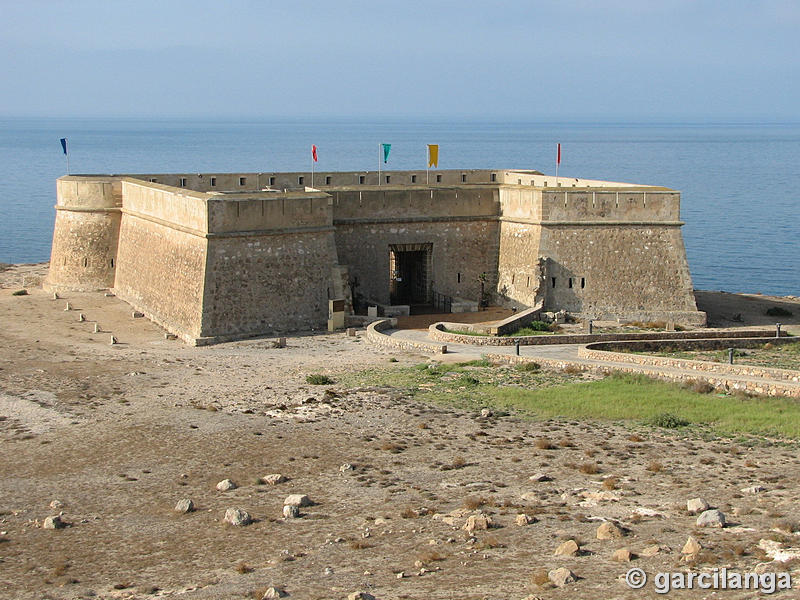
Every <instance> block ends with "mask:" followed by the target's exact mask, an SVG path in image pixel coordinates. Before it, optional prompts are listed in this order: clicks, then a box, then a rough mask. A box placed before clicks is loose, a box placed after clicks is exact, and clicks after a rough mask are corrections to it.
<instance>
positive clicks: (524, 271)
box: [497, 221, 543, 308]
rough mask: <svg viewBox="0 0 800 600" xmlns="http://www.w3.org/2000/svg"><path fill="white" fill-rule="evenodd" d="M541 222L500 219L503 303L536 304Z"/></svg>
mask: <svg viewBox="0 0 800 600" xmlns="http://www.w3.org/2000/svg"><path fill="white" fill-rule="evenodd" d="M541 231H542V227H541V225H533V224H525V223H513V222H506V221H504V222H502V223H500V256H499V261H498V267H497V294H498V297H499V300H500V302H501V303H502V304H503V305H506V306H508V305H512V306H516V307H518V308H519V307H525V308H530V307H532V306H534V305H535V304H536V300H537V295H538V292H539V288H540V285H542V276H543V273H542V269H541V267H540V264H539V256H540V249H539V243H540V238H541Z"/></svg>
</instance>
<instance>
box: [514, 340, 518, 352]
mask: <svg viewBox="0 0 800 600" xmlns="http://www.w3.org/2000/svg"><path fill="white" fill-rule="evenodd" d="M514 353H515V354H516V355H517V356H519V338H515V339H514Z"/></svg>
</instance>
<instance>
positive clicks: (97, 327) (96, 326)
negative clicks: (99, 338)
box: [94, 323, 100, 333]
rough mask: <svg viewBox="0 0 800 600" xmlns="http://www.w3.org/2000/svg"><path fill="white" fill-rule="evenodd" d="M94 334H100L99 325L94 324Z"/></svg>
mask: <svg viewBox="0 0 800 600" xmlns="http://www.w3.org/2000/svg"><path fill="white" fill-rule="evenodd" d="M94 332H95V333H100V325H98V324H97V323H95V324H94Z"/></svg>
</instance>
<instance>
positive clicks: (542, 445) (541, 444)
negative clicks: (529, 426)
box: [533, 438, 556, 450]
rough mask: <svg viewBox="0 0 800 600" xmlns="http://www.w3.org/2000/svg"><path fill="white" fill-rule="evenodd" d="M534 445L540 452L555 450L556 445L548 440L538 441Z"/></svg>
mask: <svg viewBox="0 0 800 600" xmlns="http://www.w3.org/2000/svg"><path fill="white" fill-rule="evenodd" d="M533 445H534V446H535V447H536V448H538V449H539V450H555V449H556V445H555V444H554V443H553V442H551V441H550V440H549V439H547V438H539V439H537V440H536V441H535V442H534V443H533Z"/></svg>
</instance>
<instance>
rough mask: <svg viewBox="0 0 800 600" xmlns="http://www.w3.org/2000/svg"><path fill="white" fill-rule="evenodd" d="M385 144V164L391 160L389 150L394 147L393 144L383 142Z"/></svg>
mask: <svg viewBox="0 0 800 600" xmlns="http://www.w3.org/2000/svg"><path fill="white" fill-rule="evenodd" d="M381 146H383V162H384V164H385V163H386V162H387V161H388V160H389V151H390V150H391V149H392V145H391V144H381Z"/></svg>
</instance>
